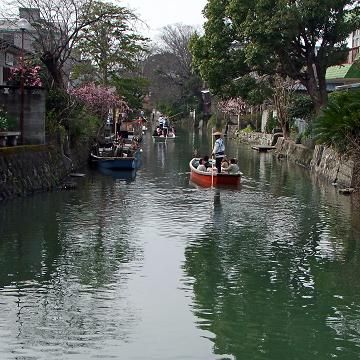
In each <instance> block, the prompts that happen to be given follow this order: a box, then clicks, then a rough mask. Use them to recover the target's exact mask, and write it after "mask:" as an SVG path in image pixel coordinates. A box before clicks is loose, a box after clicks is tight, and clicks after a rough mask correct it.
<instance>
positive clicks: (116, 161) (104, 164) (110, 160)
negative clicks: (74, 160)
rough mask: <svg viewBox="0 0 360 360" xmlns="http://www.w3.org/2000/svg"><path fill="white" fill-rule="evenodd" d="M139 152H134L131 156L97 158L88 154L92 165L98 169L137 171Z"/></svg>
mask: <svg viewBox="0 0 360 360" xmlns="http://www.w3.org/2000/svg"><path fill="white" fill-rule="evenodd" d="M139 153H140V151H139V149H138V150H136V151H135V153H134V155H133V156H121V157H120V156H106V155H103V156H98V155H95V154H93V153H91V154H90V159H91V162H92V163H95V164H96V165H97V166H98V167H99V168H103V169H113V170H118V169H120V170H133V169H137V168H138V165H139V162H140V159H139V157H140V155H139Z"/></svg>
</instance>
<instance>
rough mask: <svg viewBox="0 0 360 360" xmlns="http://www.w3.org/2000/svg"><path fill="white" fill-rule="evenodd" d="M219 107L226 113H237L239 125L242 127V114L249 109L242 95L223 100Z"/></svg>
mask: <svg viewBox="0 0 360 360" xmlns="http://www.w3.org/2000/svg"><path fill="white" fill-rule="evenodd" d="M218 107H219V110H220V111H222V112H223V113H224V114H227V115H237V120H238V127H240V115H243V114H245V113H246V110H247V104H246V102H245V101H244V100H243V99H242V98H241V97H236V98H230V99H226V100H221V101H220V102H219V103H218Z"/></svg>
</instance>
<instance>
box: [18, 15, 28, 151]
mask: <svg viewBox="0 0 360 360" xmlns="http://www.w3.org/2000/svg"><path fill="white" fill-rule="evenodd" d="M17 26H18V28H19V29H20V30H21V57H20V65H21V71H20V132H21V134H20V139H21V144H22V145H24V66H25V62H24V33H25V31H28V30H30V29H31V24H30V23H29V22H28V21H27V20H26V19H19V21H18V22H17Z"/></svg>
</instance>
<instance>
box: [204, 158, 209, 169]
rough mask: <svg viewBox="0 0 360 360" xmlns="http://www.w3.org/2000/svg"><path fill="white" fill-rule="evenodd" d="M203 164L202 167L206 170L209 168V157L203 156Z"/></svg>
mask: <svg viewBox="0 0 360 360" xmlns="http://www.w3.org/2000/svg"><path fill="white" fill-rule="evenodd" d="M204 162H205V164H204V165H205V167H206V169H208V168H211V163H210V161H209V157H208V156H207V155H206V156H204Z"/></svg>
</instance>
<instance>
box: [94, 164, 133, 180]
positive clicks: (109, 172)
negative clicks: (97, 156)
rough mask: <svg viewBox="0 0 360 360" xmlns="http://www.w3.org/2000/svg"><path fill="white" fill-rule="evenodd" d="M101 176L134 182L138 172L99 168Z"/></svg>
mask: <svg viewBox="0 0 360 360" xmlns="http://www.w3.org/2000/svg"><path fill="white" fill-rule="evenodd" d="M99 171H100V173H101V174H103V175H106V176H111V177H112V178H113V179H117V180H125V181H134V180H135V177H136V170H135V169H134V170H113V169H108V168H102V167H101V168H99Z"/></svg>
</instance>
